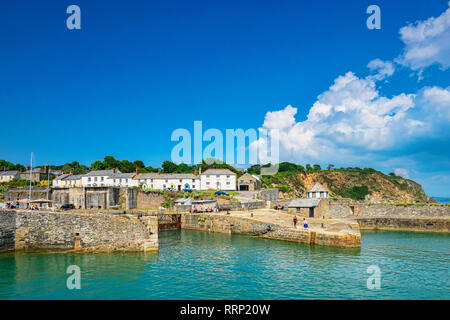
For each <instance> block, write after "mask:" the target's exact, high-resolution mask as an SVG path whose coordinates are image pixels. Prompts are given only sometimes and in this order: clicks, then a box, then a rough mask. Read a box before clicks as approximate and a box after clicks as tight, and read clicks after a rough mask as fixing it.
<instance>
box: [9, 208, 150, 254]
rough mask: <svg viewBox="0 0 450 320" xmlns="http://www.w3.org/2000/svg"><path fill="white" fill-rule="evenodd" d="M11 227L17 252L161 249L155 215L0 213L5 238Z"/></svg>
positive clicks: (14, 247)
mask: <svg viewBox="0 0 450 320" xmlns="http://www.w3.org/2000/svg"><path fill="white" fill-rule="evenodd" d="M11 214H14V216H15V217H14V219H13V222H11ZM8 224H9V225H11V224H14V227H13V229H14V246H13V249H14V250H40V249H64V250H75V251H88V252H115V251H155V250H158V220H157V217H152V216H149V217H140V218H138V217H136V216H131V215H112V214H80V213H52V212H41V211H39V212H35V211H34V212H27V211H9V210H8V211H0V227H1V230H2V235H3V233H4V232H3V230H4V229H3V226H4V225H8ZM5 230H7V229H5ZM8 234H9V236H10V235H11V232H9V233H8ZM5 238H7V237H5ZM4 251H6V250H4Z"/></svg>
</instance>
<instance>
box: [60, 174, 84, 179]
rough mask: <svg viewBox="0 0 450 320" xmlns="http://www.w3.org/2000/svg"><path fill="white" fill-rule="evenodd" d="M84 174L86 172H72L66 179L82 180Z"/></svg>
mask: <svg viewBox="0 0 450 320" xmlns="http://www.w3.org/2000/svg"><path fill="white" fill-rule="evenodd" d="M83 176H84V174H72V175H69V176H68V177H66V179H64V180H80V179H81V178H83Z"/></svg>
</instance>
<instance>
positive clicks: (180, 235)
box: [0, 230, 450, 299]
mask: <svg viewBox="0 0 450 320" xmlns="http://www.w3.org/2000/svg"><path fill="white" fill-rule="evenodd" d="M70 265H77V266H79V267H80V270H81V289H80V290H76V289H74V290H69V289H68V288H67V286H66V281H67V278H68V277H69V276H70V274H67V273H66V270H67V267H68V266H70ZM373 265H376V266H378V267H379V269H380V271H381V275H380V277H381V278H380V279H381V287H380V289H379V290H376V289H375V290H369V289H368V288H367V279H368V277H370V276H371V274H369V273H367V268H368V267H369V266H373ZM449 266H450V236H449V235H446V234H426V233H404V232H364V233H363V238H362V247H361V248H360V249H359V248H358V249H339V248H330V247H319V246H315V247H310V246H308V245H300V244H296V243H290V242H283V241H274V240H265V239H259V238H253V237H248V236H240V235H228V234H218V233H205V232H200V231H188V230H181V231H180V230H177V231H164V232H161V234H160V252H159V253H150V254H149V253H147V254H144V253H126V254H120V253H115V254H66V253H54V252H53V253H52V252H39V253H36V252H34V253H29V252H16V253H7V254H1V255H0V299H450V271H449V269H450V268H449Z"/></svg>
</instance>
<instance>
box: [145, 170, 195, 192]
mask: <svg viewBox="0 0 450 320" xmlns="http://www.w3.org/2000/svg"><path fill="white" fill-rule="evenodd" d="M136 180H137V181H138V185H142V186H143V187H144V188H146V189H155V190H164V189H168V188H172V189H176V190H180V191H181V190H184V189H188V190H200V178H199V177H198V176H196V175H195V174H192V173H142V174H139V175H138V176H137V177H136Z"/></svg>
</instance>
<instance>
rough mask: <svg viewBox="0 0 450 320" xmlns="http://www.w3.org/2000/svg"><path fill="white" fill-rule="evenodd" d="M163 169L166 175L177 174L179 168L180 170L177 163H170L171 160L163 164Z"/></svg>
mask: <svg viewBox="0 0 450 320" xmlns="http://www.w3.org/2000/svg"><path fill="white" fill-rule="evenodd" d="M161 167H162V168H163V171H164V173H173V172H176V171H177V168H178V166H177V164H176V163H174V162H172V161H169V160H166V161H164V162H163V163H162V165H161Z"/></svg>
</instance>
